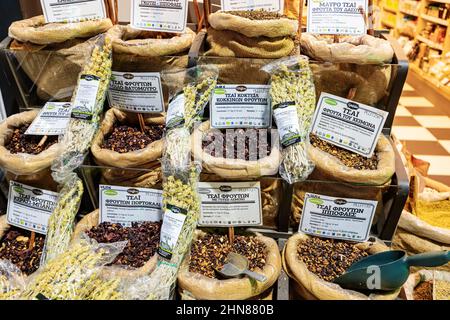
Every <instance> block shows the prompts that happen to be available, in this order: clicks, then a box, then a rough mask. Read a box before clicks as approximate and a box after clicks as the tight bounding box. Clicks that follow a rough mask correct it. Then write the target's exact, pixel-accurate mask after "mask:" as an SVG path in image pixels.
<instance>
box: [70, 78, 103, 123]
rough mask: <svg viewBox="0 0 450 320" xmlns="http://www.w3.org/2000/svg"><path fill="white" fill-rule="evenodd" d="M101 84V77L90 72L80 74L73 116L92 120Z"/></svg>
mask: <svg viewBox="0 0 450 320" xmlns="http://www.w3.org/2000/svg"><path fill="white" fill-rule="evenodd" d="M99 86H100V78H99V77H97V76H94V75H90V74H83V75H81V76H80V79H79V81H78V88H77V92H76V93H75V99H74V102H73V107H72V115H71V117H72V118H74V119H83V120H92V115H93V112H94V109H95V103H96V102H97V92H98V89H99Z"/></svg>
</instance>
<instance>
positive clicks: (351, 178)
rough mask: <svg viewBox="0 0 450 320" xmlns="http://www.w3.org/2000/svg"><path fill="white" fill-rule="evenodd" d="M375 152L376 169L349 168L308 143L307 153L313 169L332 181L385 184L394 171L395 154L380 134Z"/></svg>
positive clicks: (387, 141)
mask: <svg viewBox="0 0 450 320" xmlns="http://www.w3.org/2000/svg"><path fill="white" fill-rule="evenodd" d="M375 152H377V153H378V159H379V160H378V166H377V169H376V170H358V169H353V168H349V167H347V166H345V165H343V164H342V162H341V161H340V160H339V159H338V158H336V157H334V156H333V155H331V154H329V153H327V152H325V151H322V150H320V149H318V148H315V147H313V146H312V145H311V144H310V143H308V147H307V153H308V156H309V158H310V159H311V161H313V162H314V164H315V166H316V167H315V171H318V172H319V173H320V174H322V175H323V176H326V177H328V178H329V179H330V180H334V181H344V182H352V183H358V184H367V185H382V184H385V183H386V182H387V181H389V179H391V177H392V175H393V174H394V173H395V154H394V149H393V148H392V146H391V143H390V142H389V140H388V139H387V138H386V137H385V136H384V135H380V138H379V139H378V142H377V146H376V148H375Z"/></svg>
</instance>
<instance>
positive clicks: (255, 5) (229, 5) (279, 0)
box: [220, 0, 284, 12]
mask: <svg viewBox="0 0 450 320" xmlns="http://www.w3.org/2000/svg"><path fill="white" fill-rule="evenodd" d="M220 5H221V8H222V11H240V10H261V9H262V10H265V11H276V12H283V10H284V0H221V1H220Z"/></svg>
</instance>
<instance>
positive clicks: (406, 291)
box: [400, 270, 450, 300]
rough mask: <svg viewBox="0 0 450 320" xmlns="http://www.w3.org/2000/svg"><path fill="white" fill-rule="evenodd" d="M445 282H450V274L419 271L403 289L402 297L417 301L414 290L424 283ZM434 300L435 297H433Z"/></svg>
mask: <svg viewBox="0 0 450 320" xmlns="http://www.w3.org/2000/svg"><path fill="white" fill-rule="evenodd" d="M434 279H435V280H445V281H447V282H450V272H445V271H432V270H419V271H417V272H414V273H411V274H410V275H409V277H408V280H407V281H406V282H405V284H404V285H403V287H402V291H401V293H400V297H401V298H403V299H405V300H415V299H414V289H415V288H416V287H417V286H418V285H419V284H420V283H421V282H424V281H432V282H433V280H434ZM433 299H434V297H433Z"/></svg>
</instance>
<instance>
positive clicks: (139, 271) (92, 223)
mask: <svg viewBox="0 0 450 320" xmlns="http://www.w3.org/2000/svg"><path fill="white" fill-rule="evenodd" d="M99 220H100V218H99V210H98V209H97V210H94V211H92V212H91V213H89V214H87V215H85V216H84V217H83V218H82V219H81V220H80V221H79V222H78V223H77V224H76V226H75V230H74V232H73V234H72V239H71V243H76V242H77V241H78V240H79V239H80V238H81V237H82V236H83V235H84V234H85V233H86V232H87V231H89V230H91V229H92V228H93V227H96V226H98V225H99ZM157 262H158V255H157V254H155V255H154V256H153V257H151V258H150V259H149V260H148V261H147V262H146V263H145V264H144V265H143V266H142V267H140V268H132V267H127V266H105V267H103V269H102V273H103V275H105V276H108V275H111V276H118V277H121V278H124V277H125V278H134V277H138V276H142V275H146V274H147V275H148V274H150V273H151V272H152V271H153V270H154V269H155V268H156V263H157Z"/></svg>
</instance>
